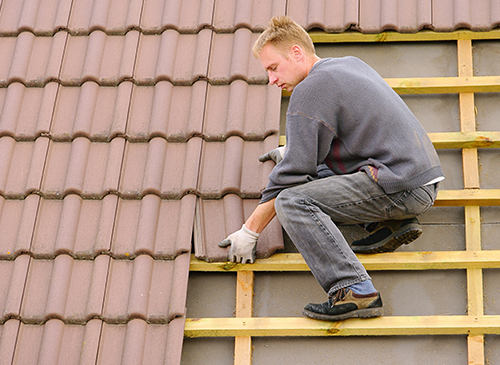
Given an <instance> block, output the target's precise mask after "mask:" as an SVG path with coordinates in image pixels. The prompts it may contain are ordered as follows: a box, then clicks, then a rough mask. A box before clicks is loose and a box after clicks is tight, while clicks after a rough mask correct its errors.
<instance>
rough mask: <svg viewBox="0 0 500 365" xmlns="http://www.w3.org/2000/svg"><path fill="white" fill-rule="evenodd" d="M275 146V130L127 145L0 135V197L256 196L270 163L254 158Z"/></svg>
mask: <svg viewBox="0 0 500 365" xmlns="http://www.w3.org/2000/svg"><path fill="white" fill-rule="evenodd" d="M277 145H278V136H277V135H276V134H275V135H272V136H270V137H268V138H266V140H265V141H264V143H261V142H252V141H244V140H243V139H241V138H240V137H230V138H228V139H227V140H226V142H206V141H204V140H203V139H201V138H197V137H194V138H191V139H190V140H189V141H187V142H186V143H172V142H167V141H166V140H165V139H163V138H160V137H156V138H153V139H152V140H151V141H149V143H131V142H128V141H126V140H125V139H124V138H119V137H117V138H114V139H113V140H111V142H109V143H101V142H91V141H90V140H88V139H87V138H84V137H78V138H76V139H75V140H74V141H72V142H54V141H51V140H50V139H49V138H46V137H40V138H38V139H36V140H35V141H34V142H16V141H15V140H14V139H13V138H11V137H1V138H0V196H3V197H4V198H7V199H24V198H25V197H26V196H28V195H29V194H33V193H36V194H39V195H41V196H42V197H44V198H48V199H62V198H63V197H65V196H67V195H69V194H78V195H79V196H81V197H83V198H86V199H102V198H103V197H104V196H106V195H108V194H110V193H113V194H117V195H119V196H120V197H121V198H124V199H140V198H141V197H143V196H145V195H147V194H156V195H158V196H159V197H161V198H162V199H180V198H182V197H183V196H184V195H186V194H190V193H196V194H197V195H198V196H201V197H203V198H206V199H215V198H220V197H222V196H223V195H225V194H228V193H236V194H239V195H240V196H242V197H246V198H258V197H259V196H260V192H261V190H262V189H263V188H264V187H265V185H266V183H267V177H268V175H269V173H270V172H271V170H272V167H273V165H274V163H273V162H270V161H268V162H265V163H260V162H259V161H258V158H259V156H260V155H262V154H264V153H266V152H267V151H269V150H271V149H273V148H275V147H276V146H277ZM200 166H201V169H200ZM27 172H28V173H27Z"/></svg>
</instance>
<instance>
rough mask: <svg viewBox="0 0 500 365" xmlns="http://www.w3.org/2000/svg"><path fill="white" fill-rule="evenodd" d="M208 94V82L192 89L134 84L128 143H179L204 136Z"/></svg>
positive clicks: (166, 85)
mask: <svg viewBox="0 0 500 365" xmlns="http://www.w3.org/2000/svg"><path fill="white" fill-rule="evenodd" d="M206 94H207V82H206V81H198V82H195V83H194V84H193V85H192V86H174V85H172V83H170V82H168V81H160V82H158V83H157V84H156V85H154V86H136V85H134V88H133V91H132V100H131V106H130V114H129V120H128V124H127V137H128V140H129V141H135V142H146V141H148V140H150V139H151V138H153V137H157V136H161V137H163V138H165V139H167V140H168V141H177V142H179V141H187V140H188V139H189V138H191V137H193V136H194V135H201V133H202V125H203V114H204V108H205V98H206Z"/></svg>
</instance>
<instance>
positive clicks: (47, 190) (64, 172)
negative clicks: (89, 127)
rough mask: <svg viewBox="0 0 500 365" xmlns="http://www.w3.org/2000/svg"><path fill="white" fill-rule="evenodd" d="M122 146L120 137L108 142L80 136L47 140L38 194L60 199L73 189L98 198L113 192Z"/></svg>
mask: <svg viewBox="0 0 500 365" xmlns="http://www.w3.org/2000/svg"><path fill="white" fill-rule="evenodd" d="M39 139H40V138H39ZM37 141H38V140H37ZM124 148H125V139H123V138H115V139H113V140H112V141H111V142H109V143H100V142H91V141H89V140H88V139H87V138H84V137H79V138H76V139H75V140H74V141H72V142H52V141H51V142H50V145H49V152H48V154H47V164H46V166H45V170H44V176H43V182H42V188H41V193H42V196H44V197H45V198H51V199H61V198H63V197H64V196H65V195H68V194H71V193H74V194H78V195H80V196H82V197H85V198H102V197H103V196H105V195H107V194H108V193H109V192H116V191H117V190H118V181H119V178H120V170H121V163H122V159H123V150H124Z"/></svg>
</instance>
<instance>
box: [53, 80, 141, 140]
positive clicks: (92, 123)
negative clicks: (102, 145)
mask: <svg viewBox="0 0 500 365" xmlns="http://www.w3.org/2000/svg"><path fill="white" fill-rule="evenodd" d="M131 92H132V83H131V82H122V83H121V84H119V85H118V86H117V87H108V86H99V85H98V84H96V83H95V82H85V83H84V84H83V85H82V86H81V87H64V86H61V88H60V90H59V93H58V95H57V101H56V104H55V110H54V116H53V122H52V126H51V128H50V135H51V137H52V140H53V141H71V140H73V139H74V138H76V137H87V138H88V139H90V140H91V141H110V140H111V139H112V138H114V137H116V136H117V135H123V134H125V127H126V124H127V115H128V109H129V104H130V95H131Z"/></svg>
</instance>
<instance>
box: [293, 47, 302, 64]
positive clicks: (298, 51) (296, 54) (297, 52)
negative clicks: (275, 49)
mask: <svg viewBox="0 0 500 365" xmlns="http://www.w3.org/2000/svg"><path fill="white" fill-rule="evenodd" d="M291 53H292V56H293V58H294V59H295V60H296V61H300V60H301V59H302V58H303V57H304V51H303V50H302V48H301V47H300V46H299V45H297V44H295V45H293V46H292V48H291Z"/></svg>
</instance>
